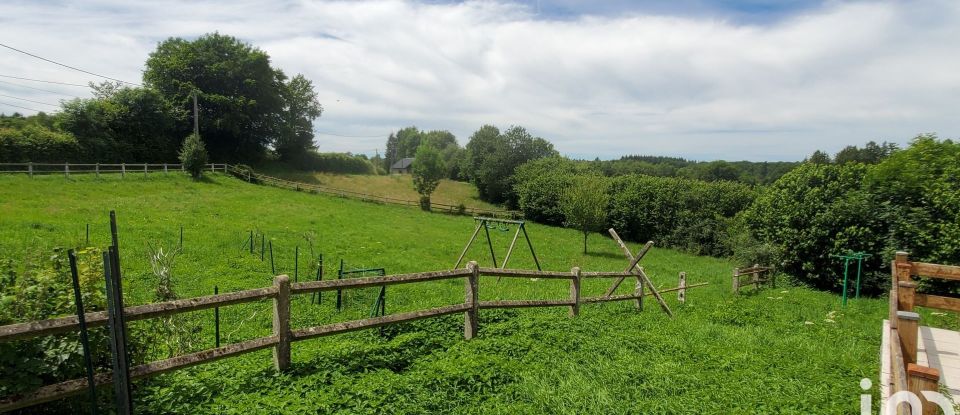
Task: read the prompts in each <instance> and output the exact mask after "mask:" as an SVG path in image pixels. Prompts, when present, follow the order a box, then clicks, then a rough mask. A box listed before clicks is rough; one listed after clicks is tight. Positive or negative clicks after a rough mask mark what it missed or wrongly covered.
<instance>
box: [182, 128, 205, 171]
mask: <svg viewBox="0 0 960 415" xmlns="http://www.w3.org/2000/svg"><path fill="white" fill-rule="evenodd" d="M180 162H181V163H183V167H184V169H186V170H187V171H188V172H190V176H192V177H193V178H194V179H199V178H200V176H201V175H202V174H203V168H204V167H206V165H207V148H206V146H204V144H203V141H202V140H201V139H200V135H198V134H190V135H189V136H187V139H186V140H183V147H181V148H180Z"/></svg>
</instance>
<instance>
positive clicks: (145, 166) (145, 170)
mask: <svg viewBox="0 0 960 415" xmlns="http://www.w3.org/2000/svg"><path fill="white" fill-rule="evenodd" d="M143 177H147V163H143Z"/></svg>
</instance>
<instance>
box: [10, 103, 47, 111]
mask: <svg viewBox="0 0 960 415" xmlns="http://www.w3.org/2000/svg"><path fill="white" fill-rule="evenodd" d="M0 105H6V106H10V107H15V108H23V109H25V110H30V111H36V112H46V111H44V110H38V109H36V108H27V107H21V106H19V105H16V104H11V103H8V102H3V101H0Z"/></svg>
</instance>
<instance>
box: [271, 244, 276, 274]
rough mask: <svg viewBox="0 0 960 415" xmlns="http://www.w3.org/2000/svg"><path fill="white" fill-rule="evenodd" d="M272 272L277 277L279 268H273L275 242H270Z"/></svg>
mask: <svg viewBox="0 0 960 415" xmlns="http://www.w3.org/2000/svg"><path fill="white" fill-rule="evenodd" d="M270 272H271V273H273V275H277V268H276V267H274V266H273V241H270Z"/></svg>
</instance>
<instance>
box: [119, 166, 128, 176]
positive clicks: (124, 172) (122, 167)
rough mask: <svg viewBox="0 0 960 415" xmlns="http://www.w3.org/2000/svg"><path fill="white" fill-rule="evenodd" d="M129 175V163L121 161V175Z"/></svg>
mask: <svg viewBox="0 0 960 415" xmlns="http://www.w3.org/2000/svg"><path fill="white" fill-rule="evenodd" d="M126 175H127V163H120V177H121V178H122V177H126Z"/></svg>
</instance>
